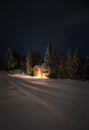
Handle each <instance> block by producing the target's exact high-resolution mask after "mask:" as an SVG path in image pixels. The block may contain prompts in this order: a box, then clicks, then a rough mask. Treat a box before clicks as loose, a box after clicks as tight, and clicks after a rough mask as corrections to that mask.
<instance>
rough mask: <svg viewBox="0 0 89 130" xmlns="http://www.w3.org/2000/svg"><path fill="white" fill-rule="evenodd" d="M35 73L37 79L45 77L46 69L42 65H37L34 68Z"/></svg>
mask: <svg viewBox="0 0 89 130" xmlns="http://www.w3.org/2000/svg"><path fill="white" fill-rule="evenodd" d="M33 72H34V76H37V77H44V76H45V71H44V68H43V67H42V66H41V65H35V66H34V67H33Z"/></svg>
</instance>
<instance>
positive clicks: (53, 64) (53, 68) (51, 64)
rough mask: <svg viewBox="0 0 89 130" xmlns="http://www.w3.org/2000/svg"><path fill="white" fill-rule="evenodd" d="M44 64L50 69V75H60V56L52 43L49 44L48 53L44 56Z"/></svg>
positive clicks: (52, 76) (53, 76)
mask: <svg viewBox="0 0 89 130" xmlns="http://www.w3.org/2000/svg"><path fill="white" fill-rule="evenodd" d="M44 65H45V68H46V69H47V70H48V73H49V74H48V77H50V78H57V77H58V58H57V54H56V51H55V49H54V47H53V46H52V44H50V43H49V44H48V47H47V50H46V54H45V57H44Z"/></svg>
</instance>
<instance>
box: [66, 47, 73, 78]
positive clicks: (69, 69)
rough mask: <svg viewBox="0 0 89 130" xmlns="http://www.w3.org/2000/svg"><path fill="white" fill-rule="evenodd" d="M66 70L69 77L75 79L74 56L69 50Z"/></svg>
mask: <svg viewBox="0 0 89 130" xmlns="http://www.w3.org/2000/svg"><path fill="white" fill-rule="evenodd" d="M66 65H67V66H66V70H67V77H68V78H73V60H72V54H71V50H70V49H69V50H68V54H67V63H66Z"/></svg>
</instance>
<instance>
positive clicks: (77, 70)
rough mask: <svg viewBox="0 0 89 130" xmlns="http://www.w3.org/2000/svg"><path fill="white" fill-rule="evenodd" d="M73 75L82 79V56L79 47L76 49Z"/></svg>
mask: <svg viewBox="0 0 89 130" xmlns="http://www.w3.org/2000/svg"><path fill="white" fill-rule="evenodd" d="M73 77H74V79H80V57H79V54H78V50H77V49H75V51H74V56H73Z"/></svg>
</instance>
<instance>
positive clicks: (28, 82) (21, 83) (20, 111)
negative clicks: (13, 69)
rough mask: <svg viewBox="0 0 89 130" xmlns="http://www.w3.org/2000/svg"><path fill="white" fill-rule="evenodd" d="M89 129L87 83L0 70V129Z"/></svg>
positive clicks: (88, 84) (88, 85)
mask: <svg viewBox="0 0 89 130" xmlns="http://www.w3.org/2000/svg"><path fill="white" fill-rule="evenodd" d="M42 129H43V130H89V82H83V81H76V80H69V79H67V80H65V79H64V80H60V79H59V80H57V79H54V80H53V79H48V78H36V77H30V76H27V75H25V74H13V75H8V74H6V73H5V72H0V130H42Z"/></svg>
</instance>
